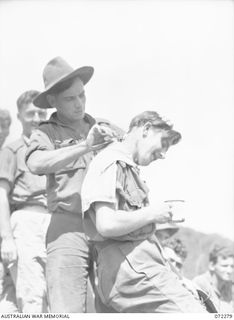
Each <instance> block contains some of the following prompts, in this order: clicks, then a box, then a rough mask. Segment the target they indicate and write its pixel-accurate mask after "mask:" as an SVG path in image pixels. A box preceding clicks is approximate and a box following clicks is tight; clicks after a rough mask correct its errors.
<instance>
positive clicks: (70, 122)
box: [57, 112, 84, 129]
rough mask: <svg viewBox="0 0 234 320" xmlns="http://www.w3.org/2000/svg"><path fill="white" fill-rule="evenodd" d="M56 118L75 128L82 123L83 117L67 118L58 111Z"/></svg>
mask: <svg viewBox="0 0 234 320" xmlns="http://www.w3.org/2000/svg"><path fill="white" fill-rule="evenodd" d="M57 118H58V120H59V121H60V122H62V123H63V124H65V125H67V126H69V127H70V128H73V129H77V128H79V127H80V126H81V125H82V124H84V118H83V119H78V120H73V119H68V118H66V117H64V116H63V115H61V114H60V113H58V112H57Z"/></svg>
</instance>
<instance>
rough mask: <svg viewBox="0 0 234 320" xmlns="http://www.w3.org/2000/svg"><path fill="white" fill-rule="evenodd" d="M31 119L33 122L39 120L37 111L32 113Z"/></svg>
mask: <svg viewBox="0 0 234 320" xmlns="http://www.w3.org/2000/svg"><path fill="white" fill-rule="evenodd" d="M33 121H34V122H40V121H41V118H40V116H39V114H38V112H35V113H34V116H33Z"/></svg>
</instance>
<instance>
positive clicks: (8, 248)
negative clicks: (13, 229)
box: [1, 238, 18, 264]
mask: <svg viewBox="0 0 234 320" xmlns="http://www.w3.org/2000/svg"><path fill="white" fill-rule="evenodd" d="M17 255H18V254H17V247H16V244H15V241H14V239H13V238H6V239H2V243H1V257H2V261H3V262H4V263H5V264H9V263H11V262H15V261H16V260H17Z"/></svg>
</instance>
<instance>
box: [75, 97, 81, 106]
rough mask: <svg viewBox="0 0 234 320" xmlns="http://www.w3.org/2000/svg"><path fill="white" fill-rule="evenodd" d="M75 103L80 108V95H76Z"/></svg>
mask: <svg viewBox="0 0 234 320" xmlns="http://www.w3.org/2000/svg"><path fill="white" fill-rule="evenodd" d="M75 103H76V107H77V108H80V107H81V106H82V101H81V98H80V97H76V100H75Z"/></svg>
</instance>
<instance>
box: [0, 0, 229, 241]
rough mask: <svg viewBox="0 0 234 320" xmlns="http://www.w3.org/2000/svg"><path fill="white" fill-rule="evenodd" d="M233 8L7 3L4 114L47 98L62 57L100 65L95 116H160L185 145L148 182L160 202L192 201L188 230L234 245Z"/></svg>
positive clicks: (1, 30) (15, 128) (0, 58)
mask: <svg viewBox="0 0 234 320" xmlns="http://www.w3.org/2000/svg"><path fill="white" fill-rule="evenodd" d="M233 9H234V3H233V1H225V0H220V1H218V0H217V1H215V0H214V1H207V0H202V1H199V0H187V1H185V0H184V1H177V0H173V1H167V0H164V1H157V0H155V1H147V0H144V1H133V0H132V1H99V0H96V1H87V0H86V1H71V0H66V1H58V0H57V1H51V0H46V1H43V0H41V1H36V0H31V1H10V0H8V1H3V0H2V1H0V70H1V72H0V108H8V109H9V110H10V112H11V115H12V117H13V124H12V127H11V133H10V136H9V138H8V142H10V141H12V140H14V139H17V137H19V135H20V133H21V126H20V124H19V122H18V121H17V119H16V99H17V98H18V96H19V95H20V94H21V93H22V92H24V91H26V90H29V89H37V90H43V81H42V70H43V68H44V66H45V65H46V63H47V62H48V61H49V60H51V59H52V58H54V57H56V56H62V57H63V58H64V59H66V60H67V62H69V64H71V65H72V66H73V67H74V68H78V67H81V66H83V65H92V66H94V68H95V73H94V76H93V78H92V80H91V81H90V82H89V83H88V84H87V86H86V96H87V103H86V111H87V112H88V113H90V114H92V115H93V116H99V117H104V118H107V119H109V120H111V121H113V122H115V123H116V124H117V125H119V126H120V127H122V128H123V129H127V127H128V124H129V122H130V120H131V118H132V117H133V116H135V115H136V114H138V113H140V112H142V111H145V110H156V111H158V112H159V113H160V114H161V115H163V116H165V117H166V118H168V119H170V120H171V122H172V123H174V128H175V129H176V130H178V131H180V132H181V133H182V136H183V139H182V141H181V142H180V144H178V145H177V146H175V147H172V148H171V149H170V150H169V152H168V155H167V157H166V159H165V160H163V161H156V162H155V163H153V164H151V165H150V166H149V167H147V168H143V170H142V174H143V176H144V178H145V180H146V181H147V183H148V186H149V188H150V190H151V192H150V198H151V202H152V203H154V204H155V205H157V204H158V203H159V202H160V201H163V200H166V199H184V200H185V201H186V222H185V223H184V224H183V225H184V226H188V227H192V228H194V229H196V230H199V231H202V232H206V233H213V232H215V233H219V234H221V235H223V236H226V237H229V238H231V239H233V240H234V232H233V230H234V201H233V191H234V172H233V171H234V170H233V168H234V141H233V140H234V132H233V131H234V129H233V127H234V126H233V121H234V117H233V115H234V109H233V103H234V63H233V57H234V45H233V39H234V10H233Z"/></svg>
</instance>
